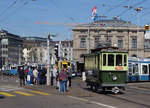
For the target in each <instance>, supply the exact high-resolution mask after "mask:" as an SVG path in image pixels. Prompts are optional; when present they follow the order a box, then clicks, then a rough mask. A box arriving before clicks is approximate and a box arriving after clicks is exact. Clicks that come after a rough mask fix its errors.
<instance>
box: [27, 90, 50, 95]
mask: <svg viewBox="0 0 150 108" xmlns="http://www.w3.org/2000/svg"><path fill="white" fill-rule="evenodd" d="M29 92H32V93H37V94H40V95H50V94H48V93H44V92H40V91H34V90H31V91H29Z"/></svg>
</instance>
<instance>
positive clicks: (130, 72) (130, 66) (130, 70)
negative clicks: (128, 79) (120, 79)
mask: <svg viewBox="0 0 150 108" xmlns="http://www.w3.org/2000/svg"><path fill="white" fill-rule="evenodd" d="M128 68H129V73H128V74H129V75H132V64H131V63H129V67H128Z"/></svg>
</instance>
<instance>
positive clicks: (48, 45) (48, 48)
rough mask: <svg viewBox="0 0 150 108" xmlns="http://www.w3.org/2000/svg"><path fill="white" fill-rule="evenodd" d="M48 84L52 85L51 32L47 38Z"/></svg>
mask: <svg viewBox="0 0 150 108" xmlns="http://www.w3.org/2000/svg"><path fill="white" fill-rule="evenodd" d="M47 53H48V54H47V85H48V86H49V85H50V34H48V38H47Z"/></svg>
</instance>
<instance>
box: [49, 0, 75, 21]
mask: <svg viewBox="0 0 150 108" xmlns="http://www.w3.org/2000/svg"><path fill="white" fill-rule="evenodd" d="M50 1H51V3H53V5H54V6H55V8H56V9H57V10H58V11H59V12H60V13H62V15H63V16H64V17H66V18H68V19H69V20H71V21H73V22H76V21H75V18H73V17H72V16H69V17H68V15H66V13H65V12H64V11H62V9H60V8H59V7H57V5H56V3H55V2H54V0H50Z"/></svg>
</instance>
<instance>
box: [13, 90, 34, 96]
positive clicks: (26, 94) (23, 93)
mask: <svg viewBox="0 0 150 108" xmlns="http://www.w3.org/2000/svg"><path fill="white" fill-rule="evenodd" d="M13 93H17V94H21V95H25V96H34V95H33V94H29V93H25V92H21V91H14V92H13Z"/></svg>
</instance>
